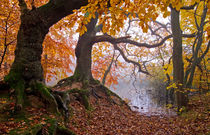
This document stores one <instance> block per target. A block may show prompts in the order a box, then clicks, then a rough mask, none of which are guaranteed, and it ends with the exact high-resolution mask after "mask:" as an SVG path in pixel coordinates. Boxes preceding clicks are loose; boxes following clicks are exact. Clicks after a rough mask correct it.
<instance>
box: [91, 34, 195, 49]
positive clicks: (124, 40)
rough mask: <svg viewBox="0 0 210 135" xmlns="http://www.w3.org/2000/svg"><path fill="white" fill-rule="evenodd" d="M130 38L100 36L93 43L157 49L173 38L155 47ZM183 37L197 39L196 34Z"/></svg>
mask: <svg viewBox="0 0 210 135" xmlns="http://www.w3.org/2000/svg"><path fill="white" fill-rule="evenodd" d="M130 37H131V36H125V37H120V38H114V37H112V36H110V35H100V36H96V37H95V39H94V40H93V43H98V42H109V43H112V44H119V43H129V44H132V45H135V46H137V47H146V48H155V47H158V46H161V45H163V43H165V41H166V40H168V39H169V38H172V35H168V36H166V37H165V38H163V39H162V40H161V41H160V42H159V43H156V44H153V45H151V44H147V43H139V42H136V41H134V40H130V39H129V38H130ZM182 37H185V38H193V37H195V34H182Z"/></svg>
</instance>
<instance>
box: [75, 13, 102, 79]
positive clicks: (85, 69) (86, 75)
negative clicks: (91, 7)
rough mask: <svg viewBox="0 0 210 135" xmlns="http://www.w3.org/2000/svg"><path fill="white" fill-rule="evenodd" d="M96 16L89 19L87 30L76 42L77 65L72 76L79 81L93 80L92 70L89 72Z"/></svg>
mask: <svg viewBox="0 0 210 135" xmlns="http://www.w3.org/2000/svg"><path fill="white" fill-rule="evenodd" d="M97 20H98V19H97V17H96V18H95V19H93V18H92V19H91V21H90V22H89V23H88V24H87V25H86V28H87V32H86V33H84V34H83V35H82V36H80V37H79V41H78V43H77V46H76V49H75V54H76V57H77V65H76V69H75V71H74V76H75V77H76V78H77V79H78V80H79V81H84V80H87V81H91V80H93V76H92V72H91V65H92V59H91V53H92V46H93V45H94V42H93V40H94V38H95V36H96V29H95V27H96V23H97Z"/></svg>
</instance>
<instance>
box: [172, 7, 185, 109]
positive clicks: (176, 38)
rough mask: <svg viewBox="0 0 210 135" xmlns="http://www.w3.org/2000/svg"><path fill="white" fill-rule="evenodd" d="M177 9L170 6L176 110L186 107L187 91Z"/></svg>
mask: <svg viewBox="0 0 210 135" xmlns="http://www.w3.org/2000/svg"><path fill="white" fill-rule="evenodd" d="M179 17H180V16H179V11H177V10H176V9H174V8H171V26H172V34H173V55H172V58H173V77H174V78H173V79H174V83H176V84H177V89H175V96H176V103H177V107H178V110H179V109H180V108H182V107H183V106H184V107H186V105H187V103H188V98H187V93H186V92H185V91H184V89H183V87H182V85H183V79H184V63H183V58H182V31H181V28H180V21H179Z"/></svg>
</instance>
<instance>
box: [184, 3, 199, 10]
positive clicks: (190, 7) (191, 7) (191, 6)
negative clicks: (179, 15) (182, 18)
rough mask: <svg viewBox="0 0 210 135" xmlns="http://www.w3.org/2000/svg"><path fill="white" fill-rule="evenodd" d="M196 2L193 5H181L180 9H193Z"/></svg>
mask: <svg viewBox="0 0 210 135" xmlns="http://www.w3.org/2000/svg"><path fill="white" fill-rule="evenodd" d="M197 4H198V3H197V2H195V4H193V5H190V6H183V7H181V9H184V10H193V9H194V8H195V6H196V5H197Z"/></svg>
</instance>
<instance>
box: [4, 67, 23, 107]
mask: <svg viewBox="0 0 210 135" xmlns="http://www.w3.org/2000/svg"><path fill="white" fill-rule="evenodd" d="M4 80H5V82H7V83H8V84H9V85H10V87H11V88H13V89H15V94H16V110H17V111H19V110H21V108H22V107H23V105H24V95H25V94H24V90H25V81H24V80H23V79H22V78H21V74H20V73H18V72H17V73H16V72H15V71H11V72H10V73H9V74H8V75H7V76H5V78H4Z"/></svg>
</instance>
